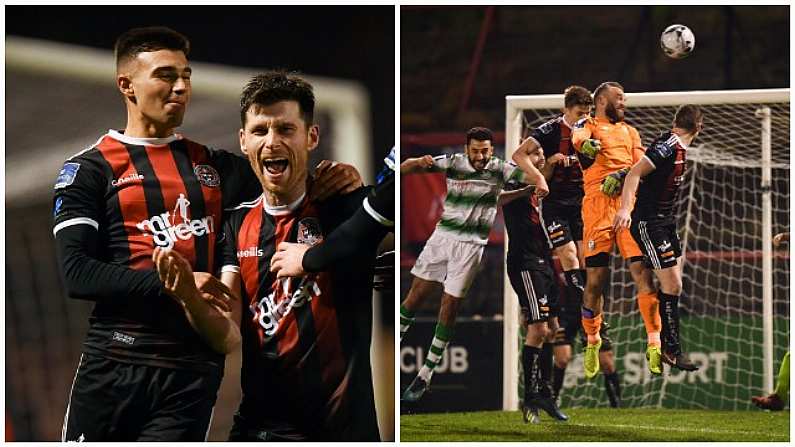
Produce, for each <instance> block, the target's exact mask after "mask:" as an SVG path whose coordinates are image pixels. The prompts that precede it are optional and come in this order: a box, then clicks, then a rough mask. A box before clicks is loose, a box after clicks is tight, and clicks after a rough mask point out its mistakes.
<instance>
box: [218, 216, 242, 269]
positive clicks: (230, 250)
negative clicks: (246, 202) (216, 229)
mask: <svg viewBox="0 0 795 447" xmlns="http://www.w3.org/2000/svg"><path fill="white" fill-rule="evenodd" d="M239 216H240V213H239V212H231V213H228V214H225V217H224V223H223V230H222V231H221V234H220V235H218V241H217V242H216V253H218V256H217V258H218V261H217V263H216V271H218V272H220V271H221V269H223V268H224V267H228V266H233V267H237V268H238V269H239V268H240V264H239V261H238V259H237V230H236V225H235V222H237V221H239V220H240V218H239Z"/></svg>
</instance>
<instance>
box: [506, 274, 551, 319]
mask: <svg viewBox="0 0 795 447" xmlns="http://www.w3.org/2000/svg"><path fill="white" fill-rule="evenodd" d="M553 275H554V273H553V272H552V268H551V267H550V266H549V265H548V264H546V263H544V264H543V265H538V266H535V265H527V264H526V265H523V266H510V265H509V266H508V279H510V281H511V286H512V287H513V290H514V291H515V292H516V295H517V297H518V298H519V307H521V309H522V313H523V314H524V316H525V319H526V321H527V323H528V324H530V323H537V322H539V321H548V320H549V317H550V315H553V316H554V315H555V314H556V313H557V309H556V304H557V296H558V286H557V283H556V282H555V277H554V276H553Z"/></svg>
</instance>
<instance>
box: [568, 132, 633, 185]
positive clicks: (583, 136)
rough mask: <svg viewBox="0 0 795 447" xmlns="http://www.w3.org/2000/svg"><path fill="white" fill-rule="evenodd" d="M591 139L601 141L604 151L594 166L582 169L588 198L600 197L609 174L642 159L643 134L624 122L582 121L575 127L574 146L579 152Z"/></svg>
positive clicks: (572, 139)
mask: <svg viewBox="0 0 795 447" xmlns="http://www.w3.org/2000/svg"><path fill="white" fill-rule="evenodd" d="M588 139H596V140H599V141H600V142H601V143H602V149H601V150H600V151H599V152H598V153H597V154H596V159H595V160H594V162H593V164H592V165H591V166H590V167H588V168H585V169H583V181H584V187H585V194H586V195H590V194H594V193H598V192H599V187H600V186H601V184H602V180H604V178H605V177H607V175H608V174H611V173H613V172H616V171H618V170H620V169H624V168H629V167H631V166H632V165H633V164H634V163H635V162H636V161H638V160H639V159H640V157H642V156H643V152H644V148H643V146H642V145H641V142H640V134H639V133H638V131H637V130H635V128H634V127H632V126H630V125H629V124H627V123H625V122H623V121H621V122H618V123H615V124H612V123H610V121H608V120H607V119H604V118H591V117H588V118H583V119H581V120H580V121H578V122H577V123H576V124H575V125H574V129H573V130H572V134H571V142H572V143H573V144H574V148H575V149H576V150H577V151H580V148H582V143H583V142H584V141H585V140H588Z"/></svg>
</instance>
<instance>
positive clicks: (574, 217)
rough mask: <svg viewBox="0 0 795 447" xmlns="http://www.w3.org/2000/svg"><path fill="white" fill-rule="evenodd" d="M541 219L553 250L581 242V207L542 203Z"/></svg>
mask: <svg viewBox="0 0 795 447" xmlns="http://www.w3.org/2000/svg"><path fill="white" fill-rule="evenodd" d="M541 218H542V222H543V227H544V231H545V232H546V233H547V238H548V239H549V242H550V244H552V247H553V248H558V247H561V246H563V245H566V244H568V243H569V242H571V241H581V240H582V205H578V204H570V205H560V204H556V203H545V202H542V208H541Z"/></svg>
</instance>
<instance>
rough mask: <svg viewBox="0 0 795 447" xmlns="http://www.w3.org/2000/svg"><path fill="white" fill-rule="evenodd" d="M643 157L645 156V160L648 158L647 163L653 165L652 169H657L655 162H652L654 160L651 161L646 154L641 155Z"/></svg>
mask: <svg viewBox="0 0 795 447" xmlns="http://www.w3.org/2000/svg"><path fill="white" fill-rule="evenodd" d="M643 158H645V159H646V160H648V161H649V163H651V165H652V166H653V167H654V169H657V165H655V164H654V162H653V161H651V158H649V156H648V155H644V156H643Z"/></svg>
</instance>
